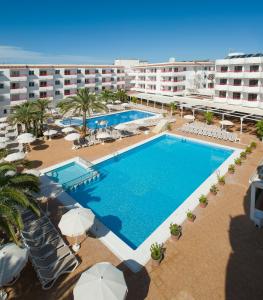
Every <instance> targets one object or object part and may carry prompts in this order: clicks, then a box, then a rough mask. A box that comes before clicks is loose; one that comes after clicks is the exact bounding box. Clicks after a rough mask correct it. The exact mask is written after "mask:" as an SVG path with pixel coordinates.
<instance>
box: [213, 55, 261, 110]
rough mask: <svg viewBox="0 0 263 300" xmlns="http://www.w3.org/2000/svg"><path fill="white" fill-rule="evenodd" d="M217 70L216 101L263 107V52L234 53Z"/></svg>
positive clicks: (221, 62) (219, 61) (218, 64)
mask: <svg viewBox="0 0 263 300" xmlns="http://www.w3.org/2000/svg"><path fill="white" fill-rule="evenodd" d="M215 70H216V73H215V96H214V101H215V102H221V103H228V104H233V105H238V106H249V107H258V108H263V54H260V53H259V54H247V55H246V54H240V53H232V54H229V55H228V56H227V57H226V58H225V59H218V60H216V63H215Z"/></svg>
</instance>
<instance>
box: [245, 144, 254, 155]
mask: <svg viewBox="0 0 263 300" xmlns="http://www.w3.org/2000/svg"><path fill="white" fill-rule="evenodd" d="M245 152H246V154H250V153H251V152H252V148H251V146H247V147H246V149H245Z"/></svg>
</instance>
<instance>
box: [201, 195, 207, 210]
mask: <svg viewBox="0 0 263 300" xmlns="http://www.w3.org/2000/svg"><path fill="white" fill-rule="evenodd" d="M199 204H200V207H202V208H205V207H206V206H207V204H208V200H207V197H206V196H205V195H201V196H200V197H199Z"/></svg>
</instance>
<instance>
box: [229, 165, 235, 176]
mask: <svg viewBox="0 0 263 300" xmlns="http://www.w3.org/2000/svg"><path fill="white" fill-rule="evenodd" d="M228 172H229V173H230V174H234V173H235V165H233V164H231V165H229V166H228Z"/></svg>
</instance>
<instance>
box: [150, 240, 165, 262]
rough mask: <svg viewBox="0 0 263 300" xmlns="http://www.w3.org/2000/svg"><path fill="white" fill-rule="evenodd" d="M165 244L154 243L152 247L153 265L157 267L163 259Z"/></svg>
mask: <svg viewBox="0 0 263 300" xmlns="http://www.w3.org/2000/svg"><path fill="white" fill-rule="evenodd" d="M163 250H164V249H163V244H158V243H154V244H152V245H151V248H150V251H151V258H152V263H153V265H155V266H158V265H159V264H160V262H161V260H162V258H163Z"/></svg>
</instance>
